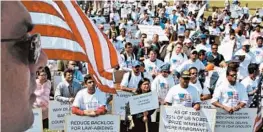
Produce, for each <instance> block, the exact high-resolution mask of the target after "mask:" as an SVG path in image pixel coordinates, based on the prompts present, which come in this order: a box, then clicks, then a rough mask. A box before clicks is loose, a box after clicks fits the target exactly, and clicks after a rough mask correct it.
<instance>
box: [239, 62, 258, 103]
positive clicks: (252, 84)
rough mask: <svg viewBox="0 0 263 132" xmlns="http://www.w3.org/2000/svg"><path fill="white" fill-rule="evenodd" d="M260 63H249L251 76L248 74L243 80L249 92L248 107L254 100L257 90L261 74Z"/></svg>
mask: <svg viewBox="0 0 263 132" xmlns="http://www.w3.org/2000/svg"><path fill="white" fill-rule="evenodd" d="M258 67H259V65H258V64H255V63H251V64H249V65H248V73H249V76H247V77H246V78H244V79H243V80H242V82H241V84H243V85H244V86H245V88H246V91H247V94H248V98H249V100H248V103H247V105H246V106H247V107H249V105H250V104H251V102H252V98H253V95H254V94H255V93H256V92H257V90H258V88H257V85H258V81H259V80H258V79H259V78H257V76H258V75H259V68H258Z"/></svg>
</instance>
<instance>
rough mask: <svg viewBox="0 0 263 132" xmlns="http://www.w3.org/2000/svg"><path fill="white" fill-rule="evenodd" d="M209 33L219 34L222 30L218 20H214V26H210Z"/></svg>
mask: <svg viewBox="0 0 263 132" xmlns="http://www.w3.org/2000/svg"><path fill="white" fill-rule="evenodd" d="M209 33H210V35H215V36H219V35H220V33H221V31H220V29H219V28H218V27H217V21H215V20H213V23H212V27H209Z"/></svg>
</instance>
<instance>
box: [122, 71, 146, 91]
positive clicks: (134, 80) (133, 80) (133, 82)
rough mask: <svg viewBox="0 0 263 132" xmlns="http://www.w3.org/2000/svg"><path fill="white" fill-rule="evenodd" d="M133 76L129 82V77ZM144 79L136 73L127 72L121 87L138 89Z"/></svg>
mask: <svg viewBox="0 0 263 132" xmlns="http://www.w3.org/2000/svg"><path fill="white" fill-rule="evenodd" d="M130 73H131V74H132V75H131V79H130V81H129V75H130ZM141 79H142V75H139V76H136V75H135V74H134V72H133V71H132V72H127V73H125V74H124V75H123V78H122V81H121V86H125V87H127V88H136V89H137V87H138V84H139V81H140V80H141Z"/></svg>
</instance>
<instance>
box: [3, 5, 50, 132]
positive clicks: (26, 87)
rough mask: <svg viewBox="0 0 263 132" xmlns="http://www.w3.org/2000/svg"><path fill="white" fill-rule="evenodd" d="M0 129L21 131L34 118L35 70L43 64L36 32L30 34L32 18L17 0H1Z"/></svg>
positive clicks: (44, 56)
mask: <svg viewBox="0 0 263 132" xmlns="http://www.w3.org/2000/svg"><path fill="white" fill-rule="evenodd" d="M1 15H2V16H1V27H2V29H1V32H2V34H1V76H2V78H1V82H2V85H1V87H2V88H1V90H2V94H1V100H2V101H1V106H2V108H1V118H2V120H1V121H2V124H1V125H2V126H1V130H2V131H5V132H19V131H20V132H21V131H25V130H27V129H28V128H29V127H30V126H31V125H32V123H33V121H34V116H33V112H32V104H33V103H34V101H35V99H36V95H35V94H34V91H35V88H36V81H35V79H36V70H37V68H38V67H40V66H45V65H46V62H47V57H46V55H45V54H44V52H43V51H42V50H41V45H40V35H39V34H36V35H31V34H29V32H30V31H32V29H33V25H32V21H31V18H30V15H29V13H28V11H27V10H26V9H25V7H24V6H23V5H22V3H21V2H18V1H1Z"/></svg>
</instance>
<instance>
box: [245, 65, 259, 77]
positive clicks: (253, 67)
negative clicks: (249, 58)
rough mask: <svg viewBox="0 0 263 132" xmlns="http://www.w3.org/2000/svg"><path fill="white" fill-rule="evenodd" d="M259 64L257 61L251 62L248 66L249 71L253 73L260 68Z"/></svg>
mask: <svg viewBox="0 0 263 132" xmlns="http://www.w3.org/2000/svg"><path fill="white" fill-rule="evenodd" d="M258 67H259V65H258V64H256V63H250V64H249V65H248V67H247V70H248V73H249V74H253V73H255V72H256V71H257V70H258Z"/></svg>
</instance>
